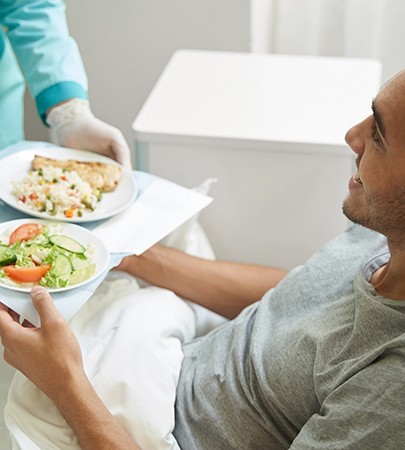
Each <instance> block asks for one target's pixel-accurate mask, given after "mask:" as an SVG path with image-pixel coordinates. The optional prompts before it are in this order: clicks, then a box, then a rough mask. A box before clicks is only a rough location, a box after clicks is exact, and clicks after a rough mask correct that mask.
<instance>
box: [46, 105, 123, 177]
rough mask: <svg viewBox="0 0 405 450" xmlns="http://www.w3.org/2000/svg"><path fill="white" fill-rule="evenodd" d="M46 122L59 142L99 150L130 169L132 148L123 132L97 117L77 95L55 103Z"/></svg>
mask: <svg viewBox="0 0 405 450" xmlns="http://www.w3.org/2000/svg"><path fill="white" fill-rule="evenodd" d="M46 122H47V123H48V125H49V126H50V127H51V129H52V131H53V132H54V134H55V137H56V139H57V141H58V144H59V145H62V146H64V147H70V148H77V149H81V150H89V151H93V152H96V153H100V154H101V155H104V156H108V157H109V158H112V159H115V160H116V161H118V162H119V163H121V164H122V165H123V166H125V167H127V168H131V158H130V151H129V147H128V145H127V143H126V141H125V138H124V136H123V135H122V133H121V131H120V130H118V128H115V127H113V126H111V125H109V124H107V123H105V122H103V121H102V120H100V119H97V117H95V116H94V114H93V113H92V112H91V110H90V106H89V102H88V101H87V100H82V99H78V98H75V99H72V100H69V101H67V102H64V103H61V104H60V105H57V106H55V107H54V108H52V109H51V110H50V111H49V113H48V115H47V117H46Z"/></svg>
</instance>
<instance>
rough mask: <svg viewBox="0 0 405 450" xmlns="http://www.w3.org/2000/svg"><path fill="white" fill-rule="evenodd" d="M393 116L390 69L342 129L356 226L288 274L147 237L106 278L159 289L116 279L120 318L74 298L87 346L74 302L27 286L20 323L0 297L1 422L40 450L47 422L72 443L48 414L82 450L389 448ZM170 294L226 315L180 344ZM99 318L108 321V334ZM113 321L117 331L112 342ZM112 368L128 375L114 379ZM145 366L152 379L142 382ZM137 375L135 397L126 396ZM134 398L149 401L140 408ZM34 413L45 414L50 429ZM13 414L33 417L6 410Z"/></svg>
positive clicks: (394, 371)
mask: <svg viewBox="0 0 405 450" xmlns="http://www.w3.org/2000/svg"><path fill="white" fill-rule="evenodd" d="M403 124H405V72H400V73H399V74H398V75H396V76H395V77H393V78H392V79H391V80H390V81H389V82H388V83H387V84H386V85H384V86H383V88H382V89H381V91H380V93H379V94H378V96H377V97H376V98H375V100H374V101H373V114H372V115H370V116H369V117H367V118H366V119H365V120H364V121H362V122H361V123H359V124H358V125H356V126H354V127H353V128H351V129H350V130H349V131H348V133H347V135H346V141H347V143H348V145H349V146H350V148H351V149H352V151H354V152H355V153H356V155H357V159H356V165H357V171H356V174H355V175H353V177H352V178H351V179H350V181H349V194H348V197H347V199H346V200H345V202H344V207H343V210H344V213H345V214H346V216H347V217H348V218H349V219H351V220H352V221H353V222H354V223H355V224H356V225H353V226H351V227H350V228H349V229H348V230H347V231H346V232H345V233H343V234H342V235H340V236H338V237H337V238H336V239H334V240H333V241H331V242H330V243H329V244H327V245H326V246H325V247H324V248H323V249H321V250H320V251H319V252H318V253H317V254H315V255H314V256H313V257H312V258H310V259H309V260H308V262H307V263H306V264H305V265H303V266H300V267H297V268H295V269H294V270H292V271H291V272H290V273H289V274H288V275H287V274H285V273H284V272H283V271H282V270H279V269H272V268H265V267H260V266H252V265H243V264H237V263H235V264H234V263H227V262H223V261H212V260H207V259H202V258H197V257H194V256H191V255H187V254H185V253H183V252H180V251H178V250H175V249H173V248H168V247H163V246H155V247H153V248H152V249H150V250H149V251H147V252H145V253H144V254H143V255H142V256H140V257H135V256H130V257H128V258H126V259H124V260H123V261H122V263H121V264H120V266H119V267H118V269H119V271H115V272H113V275H114V274H121V275H122V276H123V277H124V278H125V272H127V273H128V274H131V275H134V276H135V277H137V278H140V279H143V280H145V281H146V282H148V283H150V284H151V285H154V286H159V287H148V288H145V291H144V293H143V294H140V297H141V298H138V299H136V298H135V299H134V301H133V302H132V303H131V301H130V300H128V299H126V296H127V297H128V298H129V297H130V293H131V292H132V291H131V277H130V275H128V283H127V284H128V290H127V292H126V293H125V292H124V291H125V289H127V288H126V287H125V286H124V288H123V289H122V291H123V293H124V295H122V296H120V297H119V298H118V297H116V298H117V300H116V301H117V302H121V304H122V309H121V310H122V311H124V312H125V313H124V314H122V315H121V316H120V313H119V312H117V310H116V309H115V310H114V314H115V315H116V317H114V318H113V319H111V318H110V317H109V316H108V306H107V309H104V305H101V306H99V305H98V303H97V302H95V301H93V299H92V300H90V302H89V303H88V304H86V306H85V308H93V314H94V317H95V318H96V320H97V321H99V322H100V323H99V322H97V327H98V328H100V329H103V327H104V328H105V330H106V335H105V342H100V340H98V342H97V343H94V342H90V341H91V333H92V332H93V327H92V317H91V315H90V314H87V315H86V314H82V311H81V312H80V313H79V315H78V317H79V319H77V320H76V318H75V319H74V320H73V321H72V323H71V324H70V326H69V325H68V324H67V323H66V322H65V321H64V319H62V318H61V316H60V315H59V313H58V312H57V310H56V309H55V307H54V305H53V302H52V299H51V298H50V296H49V295H48V294H47V293H46V292H45V291H44V289H42V288H34V289H33V292H32V299H33V302H34V305H35V307H36V308H37V310H38V312H39V315H40V317H41V328H25V327H23V326H21V325H20V324H19V323H18V320H17V319H18V318H17V317H15V315H14V314H13V312H12V311H9V310H8V309H7V308H6V307H4V306H3V307H2V309H1V310H0V336H1V339H2V343H3V345H4V348H5V351H4V357H5V359H6V361H7V362H8V363H9V364H11V365H12V366H14V367H16V368H17V369H18V370H19V371H21V372H22V373H24V374H25V375H26V377H28V379H30V380H31V381H32V382H33V384H32V383H30V382H29V381H28V380H26V379H25V377H23V376H21V375H20V376H17V377H16V378H15V379H14V381H13V385H12V386H11V390H10V398H9V403H11V407H10V405H9V406H8V410H7V411H6V420H7V425H8V427H9V429H10V431H11V433H12V435H13V436H14V438H16V439H21V440H20V442H21V443H22V442H23V438H22V437H21V436H24V437H25V438H26V439H34V440H35V439H37V438H38V436H37V434H38V429H39V430H40V431H41V430H44V431H45V432H46V433H48V439H49V440H48V441H46V444H44V445H43V447H42V448H64V447H63V446H62V444H61V442H58V444H57V445H58V446H55V447H53V446H52V443H54V442H55V441H54V440H53V439H54V437H55V436H56V435H58V433H55V432H54V431H55V430H56V429H59V436H60V435H63V438H61V437H59V438H58V439H59V440H60V441H63V439H65V443H64V445H65V447H66V448H73V447H69V445H72V446H73V444H74V442H73V441H72V437H71V431H70V428H69V427H67V426H66V424H64V422H63V419H62V418H61V416H60V419H59V416H57V414H56V413H57V410H59V411H60V412H61V414H62V416H63V417H64V419H66V421H67V423H68V424H69V425H70V427H71V429H72V430H73V431H74V433H75V436H76V437H77V439H78V441H75V442H76V444H77V445H80V446H81V447H82V448H86V449H98V450H99V449H107V448H108V449H126V450H128V449H132V448H133V449H136V448H146V449H152V448H164V447H165V446H166V448H170V447H172V448H176V447H177V446H179V447H180V448H182V449H210V450H212V449H230V448H237V449H263V448H270V449H284V448H293V449H300V450H302V449H325V448H339V449H349V448H350V449H385V450H386V449H398V448H403V445H404V444H403V443H404V442H405V426H404V423H405V411H404V404H405V378H404V366H405V333H404V332H405V300H404V299H405V126H404V125H403ZM320 189H321V186H320ZM269 251H271V249H269ZM123 272H124V273H123ZM132 279H134V278H132ZM113 281H114V280H112V281H111V283H112V282H113ZM124 281H125V280H124ZM108 282H109V281H108ZM120 282H122V279H121V278H120ZM125 282H126V281H125ZM166 289H167V290H166ZM142 291H143V289H139V290H138V292H142ZM145 292H146V294H145ZM148 292H149V294H147V293H148ZM173 292H174V293H176V294H177V296H176V295H175V294H173ZM155 294H158V295H155ZM95 297H97V293H96V295H95ZM107 297H108V295H107ZM179 297H182V298H187V299H190V300H192V301H193V302H196V303H198V304H200V305H203V306H204V307H206V308H208V309H212V310H213V311H215V312H217V313H219V314H221V315H223V316H225V317H227V318H229V319H232V320H229V321H227V322H226V323H224V324H222V325H221V326H219V327H216V328H215V329H214V330H212V331H211V332H209V333H208V334H207V335H205V336H202V337H199V338H197V339H190V338H191V337H192V336H193V334H194V332H195V331H194V330H193V329H192V328H193V326H194V325H193V318H192V314H191V315H189V312H190V310H191V308H190V306H189V304H188V303H186V302H182V300H180V299H179ZM259 299H261V300H260V301H258V300H259ZM99 300H100V302H101V303H103V302H102V299H99ZM155 302H156V303H155ZM181 302H182V303H181ZM180 304H181V305H183V308H184V309H183V310H181V307H180V306H179V305H180ZM165 305H169V306H168V307H166V308H165ZM160 308H161V309H160ZM143 311H145V313H143ZM160 311H161V313H159V312H160ZM80 314H82V316H83V317H85V318H86V320H87V321H88V323H86V322H85V320H84V319H83V320H82V319H80ZM81 320H82V323H81V322H80V321H81ZM149 320H150V321H151V322H155V321H157V322H159V321H160V322H161V328H160V329H161V330H163V329H164V328H165V326H166V325H167V329H166V330H165V331H164V332H163V334H160V335H159V331H156V330H158V328H159V327H157V328H155V329H154V331H151V333H150V335H149V336H148V333H147V332H145V331H147V330H148V327H147V326H143V327H142V330H141V332H140V333H138V334H137V333H136V330H135V328H136V327H137V326H140V325H142V323H141V322H143V323H144V324H148V321H149ZM103 321H105V322H108V321H111V322H112V323H114V324H116V325H117V326H116V327H115V328H114V333H112V332H111V330H112V329H111V330H110V329H109V327H108V326H107V325H105V324H104V323H103ZM121 326H122V327H123V328H122V330H124V331H125V333H127V334H125V333H124V334H122V335H121V336H118V335H119V334H120V333H121ZM150 327H151V328H154V326H153V325H152V324H150ZM72 329H73V331H74V333H75V334H76V336H77V338H76V337H75V334H74V333H73V332H72ZM86 330H90V331H86ZM86 333H87V334H89V335H88V336H87V335H86ZM112 334H114V336H115V335H117V336H118V337H117V339H116V344H119V345H122V352H124V353H125V354H126V355H125V358H126V359H125V361H121V355H120V352H121V350H120V349H121V347H120V346H119V345H116V346H114V345H115V344H114V342H113V341H114V339H115V338H114V337H111V336H110V335H112ZM125 340H127V341H128V342H127V343H126V344H125ZM78 341H79V342H80V345H81V347H82V348H81V349H80V347H79V344H78ZM111 342H113V344H111ZM150 342H152V344H150ZM83 343H84V344H83ZM181 343H183V345H181ZM111 345H113V349H114V351H113V352H111V349H110V346H111ZM156 347H158V348H156ZM173 349H174V350H175V351H173ZM138 352H139V353H138ZM165 352H166V353H165ZM105 354H106V355H107V358H106V360H105V361H104V360H103V355H105ZM114 354H115V357H116V368H117V370H116V371H114V370H112V368H113V366H114ZM165 354H168V355H169V356H168V357H167V358H165V357H164V356H163V355H165ZM82 355H84V356H83V358H82ZM156 355H157V358H156V359H155V360H154V357H155V356H156ZM173 355H174V356H175V357H174V358H173ZM148 358H149V360H148ZM176 358H177V359H176ZM82 360H84V364H83V362H82ZM124 364H127V367H129V368H130V370H129V371H128V370H123V373H121V368H122V367H124ZM180 364H181V370H178V369H179V366H180ZM106 368H107V369H106ZM104 370H106V371H107V375H108V376H106V374H104V375H103V371H104ZM138 371H139V373H140V374H141V376H138V375H139V373H138ZM147 374H149V375H150V377H151V378H154V377H155V376H158V378H159V376H160V375H161V378H160V380H158V382H157V383H155V384H154V385H153V386H149V388H148V386H147V384H148V383H147V380H146V381H145V380H144V378H145V376H146V377H147ZM121 377H122V378H121ZM89 380H90V381H89ZM138 383H140V386H138V387H139V389H138V391H139V390H140V391H141V392H137V393H134V391H133V390H132V388H133V387H134V386H136V385H137V384H138ZM142 383H143V384H142ZM110 384H111V386H110ZM34 385H36V386H37V387H38V388H39V389H37V388H35V387H34ZM147 388H148V390H147V391H146V389H147ZM32 390H34V391H32ZM41 391H43V392H44V393H45V394H46V395H44V394H42V393H41ZM174 391H176V400H175V404H174ZM33 392H34V393H33ZM168 392H170V394H168ZM172 394H173V395H172ZM26 396H27V397H28V398H29V399H30V401H29V402H26V401H25V398H26ZM128 396H130V397H131V402H128V401H127V399H128ZM137 396H139V398H140V400H142V401H139V403H137V400H136V399H137V398H138V397H137ZM141 397H143V398H141ZM49 399H51V400H52V401H53V403H52V402H51V401H50V400H49ZM33 400H35V401H33ZM160 400H161V401H162V405H161V406H160V405H159V401H160ZM46 402H49V404H48V403H46ZM148 403H149V406H151V405H152V406H153V405H154V406H155V408H154V409H153V408H152V409H150V410H148ZM105 405H107V407H106V406H105ZM120 405H124V407H122V406H120ZM13 408H14V410H13ZM46 408H50V409H51V411H52V412H53V416H55V417H58V418H55V421H54V423H52V420H49V419H50V416H51V415H50V414H48V416H46V412H44V411H43V410H45V409H46ZM52 408H54V409H52ZM56 408H57V409H56ZM142 408H145V409H144V410H142ZM27 409H28V410H29V409H31V416H30V417H31V418H32V419H33V420H34V422H29V421H28V422H27V421H24V420H23V419H24V416H23V418H21V417H22V416H21V415H18V414H23V412H24V411H26V410H27ZM48 412H49V411H48ZM26 414H28V413H26ZM41 416H43V417H44V421H46V420H49V423H48V425H49V428H48V429H47V428H46V427H42V428H41V425H40V423H41V422H40V420H41ZM45 416H46V417H45ZM146 416H148V418H146V419H145V417H146ZM26 417H27V416H26ZM26 417H25V418H26ZM153 418H154V419H155V422H156V423H153ZM174 418H175V420H174ZM132 419H133V420H132ZM144 419H145V422H142V421H143V420H144ZM165 420H166V425H165V426H162V427H161V428H159V426H160V424H161V423H163V422H164V421H165ZM137 421H138V423H137ZM27 423H30V424H31V425H27ZM52 426H54V427H55V430H53V429H52ZM58 427H59V428H58ZM173 427H174V428H173ZM21 430H23V432H21ZM148 431H149V432H150V434H151V435H150V436H149V437H145V434H147V433H148ZM52 433H53V434H52ZM159 433H160V435H159ZM49 436H50V437H49ZM38 439H40V438H38ZM43 439H46V438H43ZM148 439H149V440H148ZM153 439H155V441H153ZM27 442H28V441H27ZM43 442H45V441H43ZM135 442H136V443H135ZM48 444H49V445H48ZM76 444H75V445H76ZM54 445H55V444H54ZM27 448H29V447H27ZM31 448H34V447H31ZM38 448H41V445H40V446H39V447H38ZM177 448H178V447H177Z"/></svg>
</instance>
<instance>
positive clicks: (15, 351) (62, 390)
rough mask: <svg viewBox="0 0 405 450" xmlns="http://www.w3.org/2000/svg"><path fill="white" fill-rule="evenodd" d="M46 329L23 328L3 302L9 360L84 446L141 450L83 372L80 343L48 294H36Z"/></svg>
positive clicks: (2, 331) (0, 314) (0, 321)
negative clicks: (57, 410) (32, 384)
mask: <svg viewBox="0 0 405 450" xmlns="http://www.w3.org/2000/svg"><path fill="white" fill-rule="evenodd" d="M31 297H32V302H33V304H34V306H35V308H36V310H37V311H38V314H39V317H40V319H41V327H39V328H35V327H32V326H23V325H20V323H19V317H18V315H17V314H16V313H15V312H13V311H11V310H10V309H9V308H7V307H6V306H5V305H3V304H1V303H0V338H1V341H2V343H3V346H4V359H5V360H6V361H7V362H8V363H9V364H11V365H12V366H13V367H15V368H16V369H18V370H19V371H20V372H22V373H23V374H24V375H25V376H26V377H27V378H29V379H30V380H31V381H32V382H33V383H34V384H36V385H37V387H38V388H39V389H41V390H42V391H43V392H44V393H45V394H46V395H47V396H48V397H49V398H50V399H51V400H53V401H54V403H55V405H56V407H57V408H58V409H59V411H60V412H61V414H62V416H63V417H64V418H65V419H66V421H67V422H68V424H69V425H70V426H71V427H72V429H73V431H74V433H75V434H76V436H77V438H78V440H79V444H80V448H83V449H97V450H109V449H112V448H113V449H116V450H140V448H139V447H138V445H137V444H136V443H135V442H134V441H133V440H132V438H131V437H130V435H129V434H128V433H127V432H126V430H125V429H124V428H123V427H122V426H121V425H120V424H119V423H118V422H117V420H116V419H115V418H114V416H112V415H111V413H110V412H109V411H108V409H107V408H106V406H105V405H104V403H103V402H102V401H101V399H100V398H99V397H98V395H97V393H96V392H95V390H94V389H93V387H92V386H91V384H90V382H89V380H88V378H87V376H86V375H85V373H84V369H83V363H82V354H81V351H80V347H79V343H78V342H77V340H76V338H75V336H74V335H73V333H72V331H71V330H70V328H69V325H68V324H67V322H66V321H65V319H64V318H63V317H62V316H61V315H60V314H59V312H58V310H57V309H56V307H55V305H54V303H53V300H52V298H51V296H50V295H49V293H48V292H47V291H46V290H45V289H44V288H43V287H40V286H36V287H34V288H33V289H32V290H31Z"/></svg>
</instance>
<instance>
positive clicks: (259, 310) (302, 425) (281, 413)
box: [174, 226, 405, 450]
mask: <svg viewBox="0 0 405 450" xmlns="http://www.w3.org/2000/svg"><path fill="white" fill-rule="evenodd" d="M388 257H389V255H388V251H387V247H386V242H385V238H384V237H383V236H381V235H379V234H377V233H374V232H372V231H369V230H367V229H365V228H362V227H359V226H352V227H351V228H350V229H349V230H348V231H347V232H345V233H343V234H342V235H340V236H339V237H337V238H336V239H334V240H333V241H331V242H330V243H329V244H327V245H326V246H325V247H324V248H323V249H321V250H320V251H319V252H318V253H317V254H316V255H314V256H313V257H312V258H311V259H310V260H309V261H308V262H307V263H306V264H305V265H304V266H300V267H298V268H296V269H294V270H293V271H291V272H290V274H289V275H288V276H287V277H286V278H285V279H284V280H283V281H282V282H281V283H280V284H279V285H278V286H277V287H276V288H275V289H272V290H271V291H269V292H268V293H267V294H265V296H264V297H263V299H262V300H261V301H260V302H258V303H255V304H253V305H251V306H249V307H247V308H246V309H245V310H244V311H242V313H241V314H240V315H239V316H238V317H237V318H236V319H235V320H232V321H230V322H229V323H226V324H225V325H223V326H221V327H219V328H217V329H215V330H213V331H212V332H211V333H209V334H208V335H207V336H204V337H202V338H199V339H196V340H194V341H192V342H190V343H188V344H186V345H185V346H184V352H185V358H184V361H183V365H182V370H181V375H180V380H179V383H178V388H177V402H176V427H175V430H174V435H175V437H176V439H177V441H178V443H179V445H180V447H181V448H182V449H184V450H192V449H198V450H204V449H207V450H215V449H221V450H224V449H241V450H242V449H243V450H246V449H255V450H262V449H273V450H277V449H286V448H292V449H299V450H303V449H311V450H315V449H356V450H358V449H378V450H382V449H384V450H389V449H395V450H398V449H402V448H405V300H404V301H398V300H396V301H394V300H390V299H386V298H382V297H380V296H377V295H376V293H375V291H374V289H373V287H372V286H371V285H370V283H369V279H370V276H371V274H372V273H373V272H374V271H375V270H376V269H377V268H378V267H380V266H381V265H382V264H384V263H385V262H386V261H387V260H388Z"/></svg>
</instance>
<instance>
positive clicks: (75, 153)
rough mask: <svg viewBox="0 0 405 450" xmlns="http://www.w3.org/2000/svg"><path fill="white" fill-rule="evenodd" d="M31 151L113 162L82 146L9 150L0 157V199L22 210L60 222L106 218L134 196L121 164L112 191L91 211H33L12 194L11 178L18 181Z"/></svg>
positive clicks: (127, 172)
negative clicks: (69, 213) (77, 214)
mask: <svg viewBox="0 0 405 450" xmlns="http://www.w3.org/2000/svg"><path fill="white" fill-rule="evenodd" d="M35 155H39V156H44V157H46V158H53V159H62V160H66V159H74V160H76V161H93V162H96V161H97V162H103V163H107V164H117V165H118V163H116V162H115V161H113V160H112V159H110V158H107V157H105V156H101V155H99V154H97V153H92V152H87V151H83V150H73V149H68V148H61V147H47V148H42V149H41V148H35V149H32V150H25V151H20V152H16V153H13V154H11V155H9V156H6V157H4V158H2V159H0V174H1V176H0V199H1V200H3V202H4V203H7V204H8V205H9V206H11V207H13V208H15V209H17V210H19V211H22V212H24V213H26V214H28V215H30V216H33V217H39V218H41V219H49V220H53V221H55V220H57V221H62V222H73V223H79V222H93V221H96V220H102V219H107V218H108V217H112V216H114V215H115V214H118V213H119V212H121V211H123V210H124V209H125V208H127V207H128V206H129V205H130V204H131V203H132V202H133V201H134V200H135V198H136V196H137V193H138V187H137V184H136V182H135V179H134V177H133V176H132V173H131V171H130V170H128V169H125V168H123V167H122V166H121V165H120V167H121V168H122V177H121V180H120V182H119V184H118V186H117V188H116V189H115V190H114V191H113V192H105V193H104V194H103V197H102V199H101V201H100V202H99V203H98V204H97V207H96V208H95V210H94V211H88V212H87V211H85V212H84V213H83V216H82V217H73V218H67V217H65V216H63V215H57V216H51V215H50V214H48V213H42V212H38V211H33V210H32V209H30V208H28V207H27V206H25V205H24V204H23V203H20V202H18V199H17V198H16V197H15V196H14V195H13V194H12V189H13V182H15V181H22V180H23V179H24V178H25V177H26V176H27V175H28V172H29V171H30V170H32V169H31V163H32V160H33V159H34V156H35Z"/></svg>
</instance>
